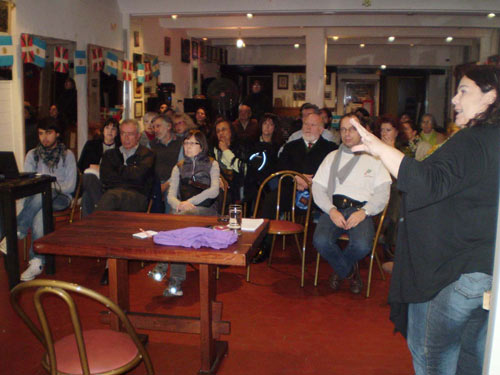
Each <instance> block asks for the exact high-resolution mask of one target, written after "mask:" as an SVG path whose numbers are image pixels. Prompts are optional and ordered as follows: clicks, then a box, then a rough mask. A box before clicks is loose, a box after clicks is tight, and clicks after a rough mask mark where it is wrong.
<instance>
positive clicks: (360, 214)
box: [345, 210, 366, 229]
mask: <svg viewBox="0 0 500 375" xmlns="http://www.w3.org/2000/svg"><path fill="white" fill-rule="evenodd" d="M365 219H366V212H365V210H358V211H355V212H353V213H352V214H351V216H349V218H348V219H347V225H346V226H345V229H351V228H354V227H355V226H356V225H358V224H359V223H361V222H362V221H363V220H365Z"/></svg>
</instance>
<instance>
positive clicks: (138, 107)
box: [134, 101, 142, 118]
mask: <svg viewBox="0 0 500 375" xmlns="http://www.w3.org/2000/svg"><path fill="white" fill-rule="evenodd" d="M134 117H135V118H140V117H142V101H137V102H134Z"/></svg>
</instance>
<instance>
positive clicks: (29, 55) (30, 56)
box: [21, 34, 35, 63]
mask: <svg viewBox="0 0 500 375" xmlns="http://www.w3.org/2000/svg"><path fill="white" fill-rule="evenodd" d="M21 56H22V59H23V63H32V62H33V61H35V52H34V51H33V38H32V37H31V35H29V34H21Z"/></svg>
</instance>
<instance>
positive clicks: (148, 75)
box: [144, 62, 151, 82]
mask: <svg viewBox="0 0 500 375" xmlns="http://www.w3.org/2000/svg"><path fill="white" fill-rule="evenodd" d="M144 80H145V81H146V82H148V81H151V63H150V62H145V63H144Z"/></svg>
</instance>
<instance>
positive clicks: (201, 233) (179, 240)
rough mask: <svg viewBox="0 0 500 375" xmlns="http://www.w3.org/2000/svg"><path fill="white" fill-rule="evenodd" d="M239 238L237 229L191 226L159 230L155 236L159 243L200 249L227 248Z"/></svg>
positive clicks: (155, 241)
mask: <svg viewBox="0 0 500 375" xmlns="http://www.w3.org/2000/svg"><path fill="white" fill-rule="evenodd" d="M237 240H238V234H237V233H236V232H235V231H222V230H215V229H209V228H203V227H190V228H182V229H174V230H168V231H163V232H159V233H158V234H157V235H155V236H154V237H153V241H154V243H156V244H158V245H168V246H183V247H193V248H195V249H199V248H200V247H211V248H212V249H225V248H226V247H228V246H229V245H231V244H233V243H235V242H236V241H237Z"/></svg>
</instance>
